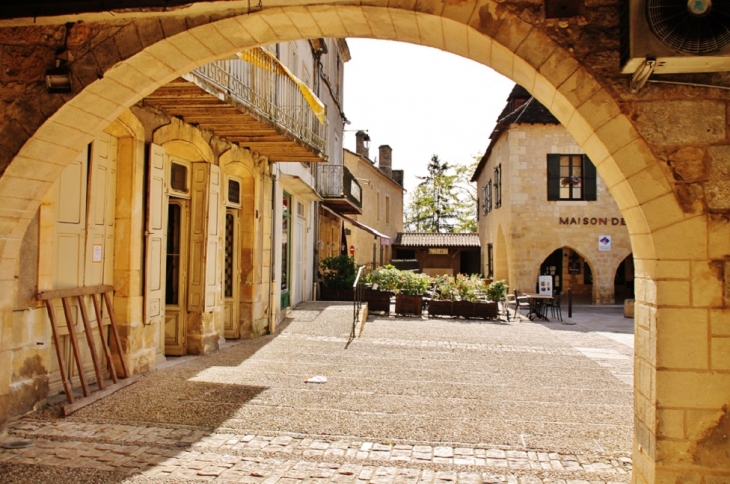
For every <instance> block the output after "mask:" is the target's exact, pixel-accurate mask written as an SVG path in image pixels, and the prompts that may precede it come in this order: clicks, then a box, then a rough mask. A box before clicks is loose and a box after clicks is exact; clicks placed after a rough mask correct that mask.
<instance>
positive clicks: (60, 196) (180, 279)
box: [2, 39, 342, 418]
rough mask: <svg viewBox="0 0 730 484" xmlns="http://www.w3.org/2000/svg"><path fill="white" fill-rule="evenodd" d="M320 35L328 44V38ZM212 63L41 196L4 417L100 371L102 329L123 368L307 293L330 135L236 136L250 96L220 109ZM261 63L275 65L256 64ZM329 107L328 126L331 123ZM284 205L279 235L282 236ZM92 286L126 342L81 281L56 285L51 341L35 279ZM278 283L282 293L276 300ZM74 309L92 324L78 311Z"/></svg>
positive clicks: (228, 329)
mask: <svg viewBox="0 0 730 484" xmlns="http://www.w3.org/2000/svg"><path fill="white" fill-rule="evenodd" d="M320 41H321V42H322V43H326V42H330V43H332V44H334V45H336V40H334V39H320ZM292 44H300V48H309V46H310V42H309V41H299V42H296V43H292ZM285 47H288V48H289V49H291V48H292V47H291V45H289V46H285ZM272 50H273V49H272ZM281 51H283V52H286V49H281ZM284 57H286V56H284ZM306 60H307V58H306V57H305V61H306ZM227 62H228V64H227V65H223V64H221V65H220V66H218V67H220V68H221V69H228V70H227V71H226V72H229V73H235V72H236V69H244V71H245V72H246V73H249V71H248V70H246V69H249V67H245V66H243V67H241V65H242V64H243V63H244V61H243V60H234V61H227ZM309 62H310V64H311V63H313V62H312V58H311V56H310V59H309ZM234 63H235V64H234ZM340 68H341V66H340ZM212 69H213V68H212V67H208V68H207V70H203V71H200V72H197V71H196V73H192V74H187V75H186V76H187V77H184V78H178V79H176V80H175V81H173V82H172V83H169V84H167V85H165V86H162V87H161V88H160V89H158V90H156V91H154V92H152V93H150V94H149V95H148V96H146V97H145V98H143V99H142V100H140V102H138V103H137V104H135V105H134V106H132V107H131V108H130V109H126V110H124V111H123V112H122V113H121V114H120V115H119V116H118V117H117V118H116V119H115V120H113V121H112V122H111V123H110V124H109V125H108V126H107V127H106V128H105V130H104V131H103V132H101V133H100V134H99V135H98V136H96V137H95V138H94V139H93V140H92V141H91V142H90V143H89V144H88V145H86V146H85V147H84V148H83V149H82V151H81V153H79V155H77V156H76V158H75V159H74V161H73V162H71V163H70V164H69V165H68V166H66V167H65V168H64V169H63V171H62V172H61V174H60V176H59V177H58V178H57V179H56V180H55V182H54V183H53V185H52V186H51V187H50V189H49V190H48V191H47V192H46V194H45V195H44V196H43V198H42V202H41V204H40V207H39V210H38V212H37V214H36V215H35V217H34V218H33V220H32V221H31V223H30V224H29V227H28V229H27V230H26V234H25V235H24V237H23V239H22V248H21V251H22V253H23V258H24V264H23V266H22V267H21V268H20V270H19V273H18V279H19V281H22V282H20V284H19V288H20V290H19V292H18V295H19V296H18V298H17V300H16V301H15V302H14V305H13V312H12V318H13V326H14V328H15V329H14V331H13V334H12V337H9V339H8V340H5V343H6V344H7V353H6V358H7V359H6V360H4V363H3V365H2V367H3V369H2V371H3V372H7V373H6V376H7V377H8V383H9V385H8V394H7V407H6V408H4V411H5V412H6V413H5V415H6V418H13V417H17V416H19V415H22V414H24V413H25V412H27V411H29V410H31V409H32V408H33V407H34V406H35V405H36V404H38V403H41V402H43V401H44V400H45V399H46V398H47V397H49V396H52V395H56V394H58V393H59V392H62V391H64V390H65V389H64V386H65V383H64V380H66V381H67V382H70V385H71V387H73V388H77V389H78V388H79V387H80V386H84V385H86V383H83V380H86V382H88V384H92V383H94V382H97V381H98V379H99V378H98V376H101V377H102V379H103V378H108V374H107V373H106V371H105V370H103V368H102V373H101V375H98V374H96V373H95V371H96V370H95V368H94V361H93V360H94V358H95V357H96V359H98V360H99V361H103V357H104V354H103V347H104V344H103V343H102V339H101V338H102V336H101V335H103V338H104V341H105V342H106V343H107V344H108V345H109V346H111V349H112V351H113V352H114V356H113V358H114V361H115V366H116V367H117V368H116V369H117V371H118V372H119V373H120V374H122V375H123V374H124V373H125V371H123V367H122V361H123V362H124V370H126V373H127V375H125V376H130V375H136V374H140V373H144V372H147V371H150V370H153V369H154V368H155V366H156V365H158V364H160V363H162V362H164V361H165V359H166V357H167V356H182V355H188V354H192V355H202V354H207V353H210V352H212V351H216V350H217V349H218V348H219V346H220V344H221V343H222V342H223V341H225V339H240V338H252V337H257V336H261V335H264V334H269V333H271V332H274V331H275V328H276V325H277V323H278V322H279V321H280V319H281V318H282V317H283V316H284V314H285V312H283V311H282V308H284V309H286V308H287V307H288V306H290V305H292V304H296V303H298V302H300V301H302V300H304V299H311V297H312V292H311V288H312V281H313V272H312V270H311V267H312V265H313V254H314V249H313V247H314V237H313V235H314V234H313V231H312V230H311V228H312V226H313V224H314V221H315V213H316V212H315V207H314V203H313V202H314V201H316V200H317V199H318V196H317V195H316V191H315V188H314V186H315V184H314V175H313V174H314V172H315V171H316V164H317V163H322V162H323V161H324V160H325V159H326V156H325V154H326V147H324V142H325V139H323V140H322V146H323V147H322V148H321V151H319V150H318V149H317V148H306V149H302V145H305V146H306V143H304V142H303V141H301V140H296V139H293V138H295V137H294V136H293V135H289V136H288V137H287V136H280V138H281V139H279V140H278V141H277V143H276V144H275V143H273V142H272V141H271V139H272V138H271V137H270V136H269V137H268V138H267V141H266V143H265V144H262V143H260V142H257V140H256V139H255V137H254V136H251V139H250V140H249V141H248V142H247V143H246V144H247V145H251V146H255V148H250V147H249V146H243V144H242V143H239V142H236V141H231V140H232V139H233V140H235V139H236V138H238V137H240V136H241V135H247V131H246V130H247V129H249V130H250V129H251V128H250V127H247V126H249V125H247V124H246V123H249V124H252V123H258V124H260V122H259V121H258V120H255V119H253V118H254V117H255V116H254V115H253V114H251V113H250V112H249V111H246V110H245V109H244V110H242V111H240V112H239V111H237V112H236V114H235V115H229V114H222V113H229V112H230V108H231V105H230V104H226V103H223V102H218V101H217V100H216V101H215V102H213V101H212V99H215V97H214V96H211V93H210V92H207V91H206V90H205V89H204V88H203V87H204V86H205V82H207V81H206V79H208V78H207V77H206V76H205V73H208V72H211V70H212ZM219 72H222V71H219ZM249 74H250V75H251V76H253V75H254V74H253V73H249ZM231 75H232V74H231ZM259 75H263V76H265V77H273V78H275V76H277V74H274V73H272V72H269V71H267V70H265V69H262V72H260V73H259ZM286 80H287V81H289V80H290V79H289V78H288V77H287V78H286ZM311 84H312V82H311V80H310V85H311ZM340 87H341V86H340ZM211 89H212V87H211ZM284 89H285V87H280V88H279V92H283V91H284ZM171 91H174V94H173V95H170V92H171ZM295 92H299V91H295ZM289 94H290V95H292V94H291V92H290V93H289ZM258 95H259V96H261V97H265V96H266V95H267V94H266V93H259V94H258ZM190 99H193V101H192V103H193V107H192V108H191V107H190V105H189V104H187V103H189V102H191V101H189V100H190ZM231 102H234V104H233V106H237V105H236V104H235V100H233V101H231ZM198 104H207V108H206V111H205V115H204V116H205V117H204V118H196V117H195V116H196V113H198V112H199V111H197V107H196V106H197V105H198ZM304 106H306V105H304ZM237 107H240V106H237ZM334 111H335V113H338V117H339V110H334ZM229 116H235V118H233V119H234V121H235V122H237V123H240V127H239V128H237V129H233V130H231V131H229V133H228V135H227V136H223V135H221V133H218V132H216V129H215V127H216V126H217V123H219V122H220V123H222V124H226V125H229V124H231V119H229ZM338 121H339V122H338V123H333V127H338V126H339V132H340V133H341V129H342V122H341V120H338ZM322 126H327V123H326V122H325V123H323V124H322ZM259 129H262V128H259ZM268 129H270V130H274V131H275V129H274V128H273V127H269V128H268ZM276 129H280V130H284V128H282V127H276ZM259 150H260V151H259ZM340 150H341V147H340ZM282 151H283V152H284V154H283V155H282V154H281V152H282ZM267 154H270V155H271V158H269V156H267ZM289 157H290V158H289ZM272 158H273V159H272ZM303 160H309V161H303ZM283 201H286V204H287V206H286V207H284V206H283V205H284V204H283V203H282V202H283ZM305 204H306V205H305ZM287 217H288V219H289V220H290V221H291V222H290V223H291V225H290V230H291V232H290V234H289V236H290V237H289V239H288V240H287V242H288V247H287V244H286V243H284V244H282V241H284V240H286V239H285V237H284V236H283V234H282V232H283V226H284V223H283V220H284V219H285V218H287ZM275 233H276V234H277V235H279V237H276V236H275ZM280 234H281V235H280ZM307 234H309V235H307ZM292 242H294V243H292ZM293 246H294V247H297V249H296V250H295V249H293ZM285 251H286V252H285ZM293 256H294V257H293ZM284 267H286V268H284ZM282 281H286V286H285V285H284V284H281V282H282ZM99 286H108V287H109V288H110V290H111V291H113V296H112V298H111V303H112V307H113V310H114V319H115V321H116V324H117V326H118V331H119V335H120V342H121V350H117V348H116V346H115V345H114V343H113V340H112V339H110V338H111V334H112V331H111V330H110V321H111V318H110V314H109V313H108V311H107V312H104V311H102V315H101V316H102V321H101V324H98V323H97V316H96V314H95V311H94V305H93V304H92V301H91V300H90V298H89V297H88V296H83V297H81V298H80V299H77V298H76V297H75V296H74V297H72V298H70V299H68V300H66V302H67V303H68V304H69V307H68V308H67V307H65V305H64V304H62V299H54V300H53V305H52V306H53V313H54V314H55V320H56V322H57V324H58V335H57V337H58V345H56V342H55V338H54V335H53V332H52V329H51V324H50V323H49V315H48V313H47V308H46V306H45V305H44V302H43V301H42V300H39V294H42V293H48V291H59V290H67V291H78V290H79V289H83V288H89V287H99ZM284 289H292V295H293V298H292V300H289V301H287V302H286V304H282V303H283V297H282V293H283V292H284ZM84 309H85V310H86V312H87V313H88V314H89V315H90V316H89V322H90V328H86V327H85V325H82V324H81V320H82V313H83V310H84ZM67 313H68V315H69V316H70V318H71V321H72V324H71V323H68V322H67V321H68V320H67V316H66V315H67ZM100 332H101V333H100ZM87 334H90V335H91V341H92V343H93V345H94V347H93V348H92V347H91V344H92V343H88V346H87V343H86V341H87V339H86V338H87V336H86V335H87ZM77 345H78V348H79V350H78V353H77V351H76V350H75V348H74V347H75V346H77ZM57 354H60V357H57ZM77 354H78V358H79V361H78V362H77V361H76V358H77V356H76V355H77ZM59 361H60V362H61V363H59ZM5 363H7V364H5ZM79 367H81V368H83V371H80V370H79ZM64 374H65V376H66V377H65V378H64V377H63V376H62V375H64Z"/></svg>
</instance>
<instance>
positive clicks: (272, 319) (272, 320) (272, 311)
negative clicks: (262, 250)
mask: <svg viewBox="0 0 730 484" xmlns="http://www.w3.org/2000/svg"><path fill="white" fill-rule="evenodd" d="M274 168H277V169H278V166H276V164H275V163H272V165H271V251H270V254H271V255H270V257H271V284H270V287H269V334H274V332H275V331H276V305H275V304H274V298H275V297H276V181H277V180H278V176H277V175H275V174H274Z"/></svg>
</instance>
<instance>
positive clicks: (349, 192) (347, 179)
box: [317, 165, 362, 209]
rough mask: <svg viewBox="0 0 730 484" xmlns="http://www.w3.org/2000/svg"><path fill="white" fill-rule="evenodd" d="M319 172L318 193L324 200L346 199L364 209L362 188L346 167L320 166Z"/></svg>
mask: <svg viewBox="0 0 730 484" xmlns="http://www.w3.org/2000/svg"><path fill="white" fill-rule="evenodd" d="M317 170H318V174H317V192H319V194H320V195H321V196H322V198H324V199H327V198H345V199H347V200H349V201H350V203H352V204H353V205H355V206H356V207H357V208H359V209H361V208H362V187H361V186H360V183H359V182H358V181H357V180H356V179H355V177H354V176H353V174H352V172H350V170H348V169H347V167H346V166H344V165H320V166H318V167H317Z"/></svg>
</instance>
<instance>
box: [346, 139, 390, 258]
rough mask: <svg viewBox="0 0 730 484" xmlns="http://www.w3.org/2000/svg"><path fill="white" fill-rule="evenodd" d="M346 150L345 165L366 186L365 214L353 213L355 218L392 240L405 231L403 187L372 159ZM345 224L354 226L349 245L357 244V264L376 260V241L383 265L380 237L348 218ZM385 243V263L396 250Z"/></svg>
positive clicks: (363, 204) (363, 198) (364, 194)
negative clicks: (374, 254) (372, 161)
mask: <svg viewBox="0 0 730 484" xmlns="http://www.w3.org/2000/svg"><path fill="white" fill-rule="evenodd" d="M344 154H345V155H344V161H345V166H346V167H347V168H348V169H349V170H350V171H351V172H352V174H353V176H354V177H355V178H357V180H358V182H359V183H360V186H361V187H362V214H361V215H353V216H352V218H353V219H355V220H357V221H358V222H361V223H363V224H365V225H367V226H368V227H372V228H373V229H375V230H377V231H378V232H380V233H381V234H385V235H388V236H390V240H391V241H392V240H394V239H395V235H396V234H397V233H398V232H402V231H403V187H401V186H400V185H398V184H397V183H395V182H394V181H393V180H391V179H390V178H388V177H387V176H386V175H385V174H384V173H383V172H381V171H380V169H378V167H377V166H375V165H373V164H372V163H371V162H370V160H368V159H366V158H363V157H361V156H360V155H357V154H356V153H353V152H351V151H349V150H344ZM386 197H388V198H389V199H390V201H389V204H390V207H389V208H390V210H389V213H388V214H387V215H386V201H385V200H386ZM378 200H379V201H378ZM345 227H346V228H348V229H350V235H348V236H347V247H348V250H349V248H350V246H351V245H354V246H355V261H356V263H357V265H365V264H371V263H373V244H375V245H376V266H379V265H380V250H381V241H380V238H379V237H375V236H374V235H373V234H371V233H370V232H367V231H366V230H363V229H361V228H359V227H356V226H354V225H353V224H350V223H347V222H346V223H345ZM382 247H383V264H388V263H390V260H391V259H392V254H393V253H392V249H391V246H390V245H385V246H382Z"/></svg>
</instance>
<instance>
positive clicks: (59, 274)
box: [49, 148, 89, 393]
mask: <svg viewBox="0 0 730 484" xmlns="http://www.w3.org/2000/svg"><path fill="white" fill-rule="evenodd" d="M88 153H89V151H88V148H85V149H84V150H83V151H82V152H81V153H79V155H78V156H77V157H76V159H75V160H74V161H72V162H71V163H70V164H69V165H68V166H67V167H66V168H65V169H64V170H63V172H62V173H61V176H60V177H59V178H58V180H56V183H55V184H54V190H55V194H56V197H55V205H54V207H55V214H54V215H55V221H54V234H53V288H54V289H69V288H76V287H81V286H83V285H84V249H85V242H86V241H85V232H86V230H85V229H86V180H87V168H88ZM53 309H54V312H55V314H56V319H57V321H58V322H59V325H58V332H59V342H60V345H61V353H62V355H63V360H64V365H65V367H66V368H68V369H69V371H68V375H69V378H70V379H72V381H74V380H75V383H78V372H77V370H76V368H75V363H73V359H72V358H73V357H72V351H71V343H70V341H69V330H72V331H75V332H76V333H80V332H81V331H83V324H81V322H80V318H79V317H78V308H77V307H76V304H75V302H74V303H73V304H72V306H71V316H72V318H73V324H71V325H68V324H67V323H66V317H65V315H64V312H63V307H62V306H61V303H60V301H56V303H55V304H54V306H53ZM49 386H50V390H51V393H58V392H60V391H61V390H62V389H63V384H62V382H61V373H60V371H59V367H58V361H57V360H56V359H55V358H52V359H51V372H50V375H49Z"/></svg>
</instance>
